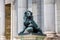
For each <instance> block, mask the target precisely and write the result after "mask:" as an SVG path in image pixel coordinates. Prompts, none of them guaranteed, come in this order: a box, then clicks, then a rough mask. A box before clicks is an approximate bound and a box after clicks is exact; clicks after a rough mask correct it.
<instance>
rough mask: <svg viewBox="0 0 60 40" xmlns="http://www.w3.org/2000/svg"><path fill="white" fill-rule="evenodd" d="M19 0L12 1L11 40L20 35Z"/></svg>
mask: <svg viewBox="0 0 60 40" xmlns="http://www.w3.org/2000/svg"><path fill="white" fill-rule="evenodd" d="M17 3H18V2H17V0H12V1H11V38H12V39H13V40H14V38H15V37H16V36H17V35H18V20H17V18H18V5H17Z"/></svg>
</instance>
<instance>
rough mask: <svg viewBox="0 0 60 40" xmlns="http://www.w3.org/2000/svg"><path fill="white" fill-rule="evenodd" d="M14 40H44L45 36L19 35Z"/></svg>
mask: <svg viewBox="0 0 60 40" xmlns="http://www.w3.org/2000/svg"><path fill="white" fill-rule="evenodd" d="M15 38H16V40H44V38H45V36H39V35H21V36H17V37H15Z"/></svg>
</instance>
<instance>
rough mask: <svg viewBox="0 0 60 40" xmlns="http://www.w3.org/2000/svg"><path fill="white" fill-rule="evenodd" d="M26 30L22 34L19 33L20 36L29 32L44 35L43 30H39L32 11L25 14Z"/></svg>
mask: <svg viewBox="0 0 60 40" xmlns="http://www.w3.org/2000/svg"><path fill="white" fill-rule="evenodd" d="M23 23H24V26H25V27H24V29H23V30H22V32H20V33H19V35H21V34H24V31H25V30H26V29H27V30H26V31H28V32H29V33H36V34H38V33H39V34H40V35H43V33H42V30H41V29H40V28H38V25H37V24H36V23H35V21H34V20H33V13H32V12H31V11H26V12H25V13H24V22H23Z"/></svg>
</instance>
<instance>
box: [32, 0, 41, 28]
mask: <svg viewBox="0 0 60 40" xmlns="http://www.w3.org/2000/svg"><path fill="white" fill-rule="evenodd" d="M32 12H33V17H34V21H35V22H36V23H37V25H38V27H39V28H41V0H32Z"/></svg>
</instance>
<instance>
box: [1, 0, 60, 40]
mask: <svg viewBox="0 0 60 40" xmlns="http://www.w3.org/2000/svg"><path fill="white" fill-rule="evenodd" d="M59 4H60V0H49V1H48V0H0V40H4V39H6V38H7V39H10V37H11V39H12V40H14V39H15V37H16V36H19V35H18V33H19V32H21V31H22V29H23V27H24V25H23V21H24V20H23V16H24V12H25V11H26V10H27V9H28V10H30V11H32V12H33V16H34V20H35V22H36V23H37V24H38V26H39V28H41V30H42V31H43V33H44V34H46V35H47V37H54V36H56V35H57V36H60V5H59ZM5 9H6V11H5ZM8 10H10V11H8ZM5 15H6V16H5ZM7 30H8V31H7ZM10 35H11V36H10ZM8 36H9V37H8Z"/></svg>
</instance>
